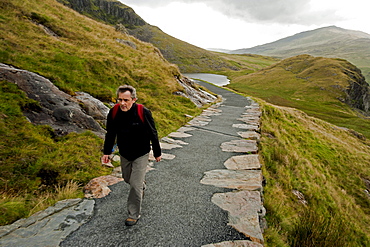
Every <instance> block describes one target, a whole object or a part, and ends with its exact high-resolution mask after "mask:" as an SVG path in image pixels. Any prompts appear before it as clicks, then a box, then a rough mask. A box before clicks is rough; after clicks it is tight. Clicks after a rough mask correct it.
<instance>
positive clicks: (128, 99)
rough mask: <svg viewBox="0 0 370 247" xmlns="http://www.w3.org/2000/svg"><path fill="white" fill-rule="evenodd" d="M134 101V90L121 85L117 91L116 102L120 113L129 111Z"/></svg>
mask: <svg viewBox="0 0 370 247" xmlns="http://www.w3.org/2000/svg"><path fill="white" fill-rule="evenodd" d="M136 100H137V98H136V89H135V88H134V87H132V86H129V85H123V86H120V87H119V88H118V89H117V101H118V103H119V104H120V108H121V110H122V111H125V112H126V111H128V110H130V109H131V107H132V105H133V104H134V103H135V102H136Z"/></svg>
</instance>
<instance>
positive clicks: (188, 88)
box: [176, 77, 217, 107]
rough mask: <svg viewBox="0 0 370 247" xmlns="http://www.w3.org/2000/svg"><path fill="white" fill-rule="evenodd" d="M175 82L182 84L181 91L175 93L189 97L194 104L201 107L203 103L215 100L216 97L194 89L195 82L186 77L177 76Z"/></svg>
mask: <svg viewBox="0 0 370 247" xmlns="http://www.w3.org/2000/svg"><path fill="white" fill-rule="evenodd" d="M177 82H178V83H179V84H180V85H181V86H183V88H184V91H183V92H180V91H178V92H176V95H181V96H184V97H186V98H189V99H190V100H191V101H192V102H193V103H194V104H195V105H196V106H198V107H201V106H203V105H206V104H209V103H212V102H214V101H216V100H217V97H216V96H214V95H212V94H210V93H207V92H206V91H203V90H201V89H195V82H194V81H192V80H191V79H189V78H187V77H182V78H178V79H177Z"/></svg>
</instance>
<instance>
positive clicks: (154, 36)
mask: <svg viewBox="0 0 370 247" xmlns="http://www.w3.org/2000/svg"><path fill="white" fill-rule="evenodd" d="M58 1H60V2H61V3H64V4H65V5H66V6H68V7H70V8H72V9H74V10H76V11H78V12H80V13H82V14H84V15H86V16H89V17H91V18H93V19H95V20H98V21H102V22H104V23H107V24H110V25H112V26H116V25H119V24H120V25H123V26H124V30H123V31H124V32H127V33H129V34H130V35H133V36H134V37H136V38H137V39H139V40H141V41H144V42H148V43H152V44H153V45H155V46H156V47H157V48H158V49H159V50H160V51H161V53H162V54H163V56H164V57H165V58H166V59H167V60H168V61H169V62H171V63H174V64H176V65H177V66H178V67H179V68H180V70H181V72H183V73H193V72H207V71H220V70H228V69H232V70H237V69H240V66H237V65H235V64H233V63H230V62H229V61H228V60H225V59H223V58H220V57H219V56H217V54H214V53H213V52H210V51H207V50H204V49H201V48H199V47H196V46H194V45H191V44H189V43H186V42H184V41H181V40H179V39H176V38H174V37H172V36H170V35H168V34H166V33H164V32H163V31H162V30H160V29H159V28H158V27H155V26H152V25H150V24H148V23H146V22H145V21H144V20H143V19H142V18H141V17H140V16H138V15H137V14H136V13H135V12H134V10H133V9H132V8H130V7H128V6H127V5H124V4H122V3H121V2H119V1H117V0H58Z"/></svg>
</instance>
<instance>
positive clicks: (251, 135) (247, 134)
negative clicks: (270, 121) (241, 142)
mask: <svg viewBox="0 0 370 247" xmlns="http://www.w3.org/2000/svg"><path fill="white" fill-rule="evenodd" d="M238 135H239V136H240V137H242V138H244V139H249V140H259V139H260V138H261V135H260V134H259V133H257V132H256V131H240V132H238Z"/></svg>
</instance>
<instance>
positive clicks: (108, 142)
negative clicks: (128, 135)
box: [103, 108, 117, 155]
mask: <svg viewBox="0 0 370 247" xmlns="http://www.w3.org/2000/svg"><path fill="white" fill-rule="evenodd" d="M112 109H113V108H112ZM112 109H110V111H109V113H108V116H107V125H106V130H107V133H106V134H105V140H104V149H103V153H104V154H107V155H109V154H111V153H112V149H113V146H114V142H115V141H116V135H117V133H116V130H115V128H114V124H113V118H112Z"/></svg>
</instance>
